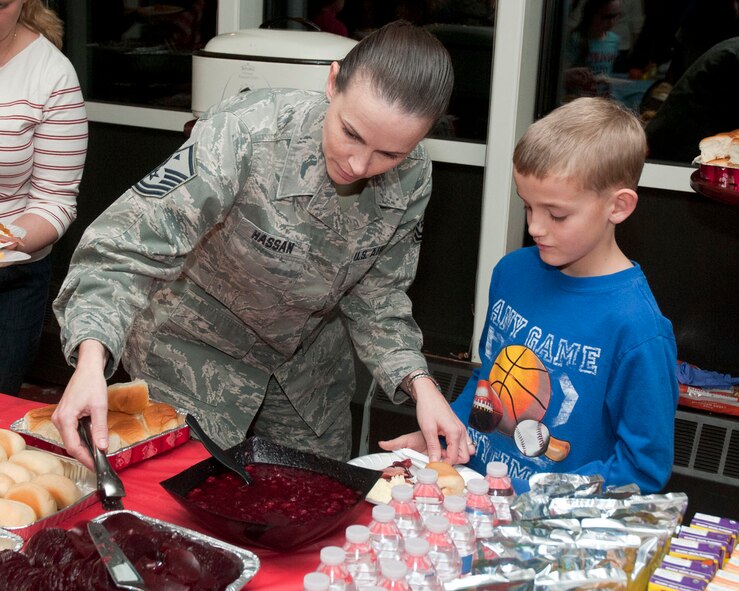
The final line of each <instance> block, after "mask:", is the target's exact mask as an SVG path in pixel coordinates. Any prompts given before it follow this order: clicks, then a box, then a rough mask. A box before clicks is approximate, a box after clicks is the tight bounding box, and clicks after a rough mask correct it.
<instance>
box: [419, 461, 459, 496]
mask: <svg viewBox="0 0 739 591" xmlns="http://www.w3.org/2000/svg"><path fill="white" fill-rule="evenodd" d="M426 467H427V468H431V469H432V470H436V472H437V474H438V475H439V479H438V480H437V481H436V482H437V484H438V485H439V488H441V492H443V493H444V495H445V496H448V495H461V494H464V479H463V478H462V477H461V476H460V475H459V472H457V470H456V469H455V468H454V466H452V465H451V464H447V463H446V462H429V463H428V464H426Z"/></svg>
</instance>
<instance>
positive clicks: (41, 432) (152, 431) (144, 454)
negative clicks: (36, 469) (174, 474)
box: [10, 380, 190, 470]
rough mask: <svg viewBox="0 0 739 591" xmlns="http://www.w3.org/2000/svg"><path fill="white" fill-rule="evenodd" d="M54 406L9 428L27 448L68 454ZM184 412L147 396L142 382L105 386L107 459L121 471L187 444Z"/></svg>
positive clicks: (35, 411)
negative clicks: (54, 418) (55, 420)
mask: <svg viewBox="0 0 739 591" xmlns="http://www.w3.org/2000/svg"><path fill="white" fill-rule="evenodd" d="M55 409H56V404H49V405H46V406H41V407H38V408H34V409H31V410H29V411H28V412H27V413H26V414H25V416H23V417H22V418H20V419H18V420H16V421H15V422H13V423H12V424H11V425H10V428H11V429H12V430H13V431H15V432H16V433H19V434H20V435H21V436H22V437H23V438H24V439H25V440H26V442H27V443H28V444H29V445H33V446H35V447H38V448H40V449H45V450H47V451H51V452H54V453H57V454H60V455H67V453H66V450H65V449H64V446H63V443H62V438H61V435H59V431H58V430H57V428H56V427H55V426H54V424H53V423H52V422H51V415H52V414H53V412H54V410H55ZM185 414H186V411H184V410H182V409H178V408H175V407H173V406H172V405H170V404H167V403H164V402H156V401H154V400H152V399H151V398H150V397H149V387H148V385H147V383H146V382H145V381H144V380H135V381H133V382H125V383H121V384H111V385H110V386H108V451H107V455H108V460H109V461H110V463H111V465H112V466H113V468H114V469H115V470H121V469H122V468H125V467H126V466H130V465H131V464H136V463H138V462H141V461H143V460H146V459H147V458H151V457H153V456H155V455H158V454H160V453H163V452H165V451H169V450H170V449H173V448H175V447H177V446H178V445H182V444H183V443H186V442H187V440H188V439H189V438H190V428H189V427H188V426H187V425H186V424H185Z"/></svg>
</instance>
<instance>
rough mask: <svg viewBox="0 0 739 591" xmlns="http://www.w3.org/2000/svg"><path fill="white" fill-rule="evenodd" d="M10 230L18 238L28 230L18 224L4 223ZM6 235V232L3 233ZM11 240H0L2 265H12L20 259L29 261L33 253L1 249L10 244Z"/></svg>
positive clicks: (0, 261)
mask: <svg viewBox="0 0 739 591" xmlns="http://www.w3.org/2000/svg"><path fill="white" fill-rule="evenodd" d="M3 225H4V226H5V227H6V228H7V229H8V230H10V233H11V234H12V235H13V236H15V237H17V238H23V237H24V236H25V235H26V231H25V230H24V229H23V228H20V227H18V226H14V225H13V224H3ZM3 236H5V234H3ZM10 244H11V243H10V242H0V267H7V266H8V265H11V264H13V263H18V262H20V261H27V260H28V259H30V258H31V255H30V254H28V253H25V252H20V251H17V250H6V251H4V252H2V251H1V249H3V248H5V247H7V246H10Z"/></svg>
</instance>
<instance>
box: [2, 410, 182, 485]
mask: <svg viewBox="0 0 739 591" xmlns="http://www.w3.org/2000/svg"><path fill="white" fill-rule="evenodd" d="M175 410H176V411H177V414H178V415H180V417H182V419H183V421H184V417H185V415H186V414H187V411H186V410H183V409H180V408H175ZM10 428H11V429H12V430H13V431H15V432H16V433H18V434H19V435H21V436H22V437H23V439H25V440H26V443H27V444H28V445H32V446H34V447H37V448H39V449H43V450H44V451H50V452H53V453H55V454H59V455H67V450H66V449H64V447H63V445H62V443H61V442H59V441H55V440H53V439H48V438H46V437H42V436H41V435H39V434H38V433H33V432H31V431H29V430H28V429H27V428H26V420H25V419H24V418H20V419H18V420H17V421H14V422H13V423H12V424H11V425H10ZM189 439H190V427H188V426H187V425H185V424H184V423H183V424H182V425H180V426H179V427H176V428H174V429H169V430H167V431H163V432H161V433H159V434H158V435H153V436H151V437H148V438H146V439H143V440H141V441H138V442H136V443H134V444H133V445H128V446H126V447H122V448H120V449H117V450H116V451H114V452H111V453H109V454H108V461H109V462H110V465H111V466H112V467H113V469H114V470H116V471H118V470H122V469H123V468H126V467H127V466H130V465H131V464H138V463H139V462H142V461H144V460H146V459H148V458H151V457H154V456H156V455H159V454H161V453H164V452H165V451H169V450H170V449H174V448H175V447H178V446H180V445H183V444H184V443H187V441H188V440H189Z"/></svg>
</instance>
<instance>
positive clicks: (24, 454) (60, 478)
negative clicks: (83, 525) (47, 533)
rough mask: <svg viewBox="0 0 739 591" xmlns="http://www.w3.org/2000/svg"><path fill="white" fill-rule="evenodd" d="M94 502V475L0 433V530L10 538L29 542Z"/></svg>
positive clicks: (7, 432) (8, 433)
mask: <svg viewBox="0 0 739 591" xmlns="http://www.w3.org/2000/svg"><path fill="white" fill-rule="evenodd" d="M97 500H98V497H97V483H96V478H95V474H93V473H92V472H91V471H90V470H88V469H87V468H85V467H84V466H83V465H82V464H80V463H79V462H78V461H77V460H74V459H72V458H70V457H67V456H63V455H59V454H55V453H53V452H50V451H46V450H42V449H38V448H35V447H31V446H29V445H27V444H26V441H25V439H24V438H23V437H21V436H20V435H19V434H18V433H16V432H14V431H11V430H9V429H0V528H4V529H5V530H6V531H7V532H9V534H12V536H14V537H15V538H14V539H16V540H17V538H21V539H22V540H27V539H28V538H29V537H31V536H32V535H33V534H34V533H36V532H37V531H39V530H40V529H42V528H44V527H52V526H55V525H57V524H58V523H61V522H62V521H63V520H65V519H68V518H69V517H71V516H73V515H76V514H77V513H79V512H81V511H82V510H83V509H85V508H87V507H89V506H90V505H92V504H94V503H95V502H97ZM0 531H2V530H0ZM2 543H3V541H2V540H0V545H2ZM8 543H10V542H8ZM2 547H3V548H4V547H5V546H2Z"/></svg>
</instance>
